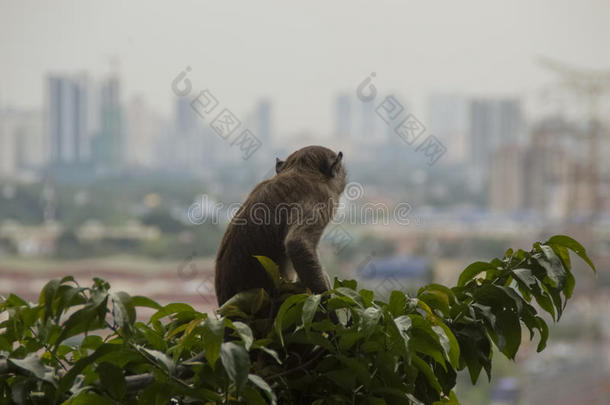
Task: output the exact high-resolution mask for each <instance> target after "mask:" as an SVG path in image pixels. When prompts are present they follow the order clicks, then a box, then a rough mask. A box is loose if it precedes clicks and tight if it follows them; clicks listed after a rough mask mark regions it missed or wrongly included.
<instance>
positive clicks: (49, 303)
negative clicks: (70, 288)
mask: <svg viewBox="0 0 610 405" xmlns="http://www.w3.org/2000/svg"><path fill="white" fill-rule="evenodd" d="M58 288H59V280H58V279H55V280H51V281H49V282H48V283H47V284H46V285H45V286H44V287H43V289H42V293H41V294H40V298H39V299H38V303H39V304H44V308H45V310H44V321H45V322H46V321H47V319H49V318H52V317H53V315H54V313H53V300H54V299H55V294H56V293H57V289H58Z"/></svg>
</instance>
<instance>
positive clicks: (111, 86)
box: [94, 76, 126, 170]
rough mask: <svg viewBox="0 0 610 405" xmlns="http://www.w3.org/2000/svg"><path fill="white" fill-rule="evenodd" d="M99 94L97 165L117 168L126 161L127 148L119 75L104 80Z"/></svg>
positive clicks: (96, 144)
mask: <svg viewBox="0 0 610 405" xmlns="http://www.w3.org/2000/svg"><path fill="white" fill-rule="evenodd" d="M99 95H100V97H99V101H100V105H99V118H100V130H99V133H98V135H97V136H96V138H95V142H94V150H95V160H96V165H97V166H98V168H102V169H104V170H116V169H118V168H120V167H121V166H122V165H123V163H124V162H125V150H126V142H125V134H124V131H123V114H122V108H121V101H120V81H119V79H118V77H116V76H110V77H108V78H106V79H105V80H104V81H102V83H101V88H100V93H99Z"/></svg>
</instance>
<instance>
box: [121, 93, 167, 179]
mask: <svg viewBox="0 0 610 405" xmlns="http://www.w3.org/2000/svg"><path fill="white" fill-rule="evenodd" d="M166 134H167V124H166V122H165V120H163V119H162V118H161V117H160V116H159V115H158V114H157V113H156V112H155V111H154V110H153V109H152V108H151V106H150V105H148V103H146V101H145V100H144V99H142V98H140V97H136V98H134V99H132V100H131V101H130V102H129V104H128V105H127V122H126V143H127V151H126V158H127V162H126V163H127V164H128V165H130V166H135V167H142V168H148V169H153V168H157V167H159V165H160V163H159V161H160V155H161V152H162V151H161V150H159V149H160V145H159V143H160V140H161V138H162V137H163V136H164V135H166Z"/></svg>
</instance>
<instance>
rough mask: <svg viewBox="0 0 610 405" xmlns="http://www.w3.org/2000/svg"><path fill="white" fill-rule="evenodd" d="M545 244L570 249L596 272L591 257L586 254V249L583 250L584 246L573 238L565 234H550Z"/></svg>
mask: <svg viewBox="0 0 610 405" xmlns="http://www.w3.org/2000/svg"><path fill="white" fill-rule="evenodd" d="M545 245H559V246H563V247H566V248H568V249H570V250H571V251H572V252H574V253H576V254H577V255H578V256H580V258H581V259H583V260H584V261H585V262H586V263H587V264H588V265H589V267H591V269H593V271H594V272H597V270H596V269H595V265H594V264H593V262H592V261H591V259H589V256H587V251H586V250H585V248H584V247H583V246H582V245H581V244H580V243H578V242H577V241H575V240H574V239H572V238H570V237H569V236H566V235H555V236H552V237H551V238H550V239H549V240H548V241H547V242H546V243H545Z"/></svg>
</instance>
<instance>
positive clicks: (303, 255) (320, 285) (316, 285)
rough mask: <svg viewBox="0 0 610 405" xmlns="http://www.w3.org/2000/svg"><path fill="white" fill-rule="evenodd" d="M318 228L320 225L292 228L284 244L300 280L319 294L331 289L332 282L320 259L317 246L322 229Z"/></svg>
mask: <svg viewBox="0 0 610 405" xmlns="http://www.w3.org/2000/svg"><path fill="white" fill-rule="evenodd" d="M316 228H319V226H315V227H313V226H302V227H294V228H292V229H291V230H290V231H289V232H288V234H287V235H286V239H285V241H284V246H285V248H286V255H287V256H288V257H289V258H290V260H291V261H292V266H293V267H294V270H295V271H296V273H297V275H298V276H299V280H301V282H302V283H303V284H304V285H305V286H306V287H308V288H309V289H310V290H311V291H312V292H313V293H315V294H319V293H323V292H324V291H327V290H329V289H330V283H329V281H328V277H327V276H326V274H325V273H324V270H322V266H321V265H320V261H319V260H318V254H317V252H316V247H317V245H318V241H319V240H320V236H321V234H322V231H321V230H320V229H316Z"/></svg>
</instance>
